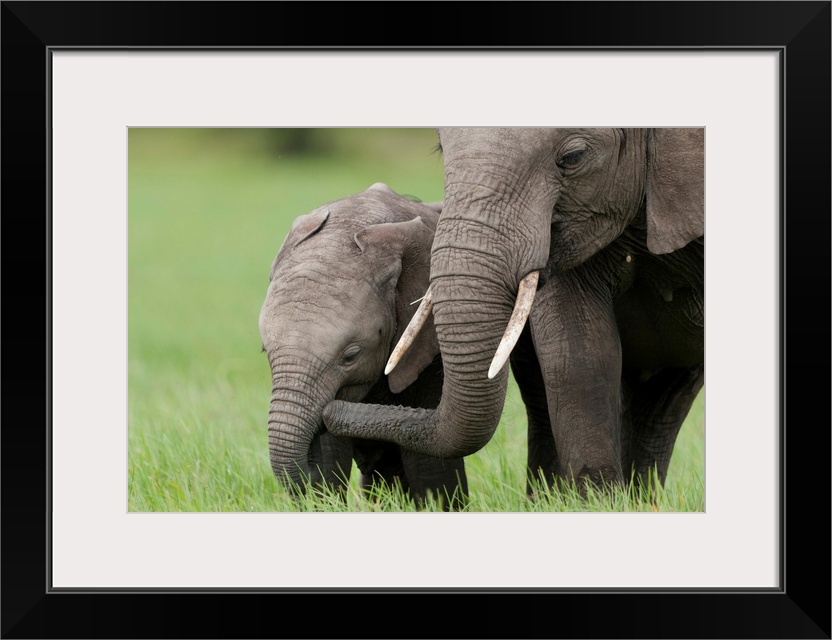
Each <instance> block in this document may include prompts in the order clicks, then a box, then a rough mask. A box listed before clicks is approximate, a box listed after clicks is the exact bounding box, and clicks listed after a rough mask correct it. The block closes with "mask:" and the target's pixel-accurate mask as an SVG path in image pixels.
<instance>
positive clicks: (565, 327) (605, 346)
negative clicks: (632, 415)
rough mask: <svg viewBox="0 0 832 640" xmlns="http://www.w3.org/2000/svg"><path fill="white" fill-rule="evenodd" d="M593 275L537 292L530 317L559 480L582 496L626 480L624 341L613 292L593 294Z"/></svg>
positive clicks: (562, 278) (555, 279)
mask: <svg viewBox="0 0 832 640" xmlns="http://www.w3.org/2000/svg"><path fill="white" fill-rule="evenodd" d="M586 271H587V270H586V269H581V268H578V269H573V270H571V271H567V272H565V273H561V274H554V275H553V276H552V277H551V278H550V279H549V280H547V282H546V283H545V284H544V285H543V286H542V287H541V288H540V290H539V291H538V292H537V297H536V298H535V303H534V307H533V308H532V313H531V316H530V322H531V332H532V338H533V341H534V347H535V351H536V353H537V358H538V361H539V363H540V371H541V374H542V377H543V381H544V383H545V387H546V397H547V402H548V406H549V416H550V420H551V424H552V434H553V436H554V442H555V447H556V450H557V456H558V461H559V474H558V475H559V477H560V478H566V479H574V480H576V481H577V484H578V486H579V488H581V490H584V481H587V480H588V481H591V482H593V483H594V484H596V485H599V486H600V485H602V484H613V483H622V482H623V479H624V478H623V472H622V468H621V448H620V447H621V413H622V403H621V342H620V340H619V337H618V329H617V324H616V321H615V316H614V314H613V309H612V303H611V298H610V293H609V292H608V291H606V290H605V289H604V287H601V288H600V289H601V290H594V289H592V288H591V287H592V284H593V282H592V281H593V279H594V278H588V277H587V275H588V274H587V273H586ZM582 272H584V273H582ZM589 275H594V276H597V275H598V274H589Z"/></svg>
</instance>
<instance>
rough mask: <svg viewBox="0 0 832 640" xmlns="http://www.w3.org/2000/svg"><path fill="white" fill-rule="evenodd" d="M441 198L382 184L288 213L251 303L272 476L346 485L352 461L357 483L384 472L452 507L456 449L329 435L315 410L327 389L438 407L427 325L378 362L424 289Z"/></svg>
mask: <svg viewBox="0 0 832 640" xmlns="http://www.w3.org/2000/svg"><path fill="white" fill-rule="evenodd" d="M440 210H441V204H425V203H420V202H414V201H412V200H409V199H406V198H404V197H401V196H399V195H397V194H396V193H394V192H393V191H392V190H391V189H390V188H389V187H387V186H386V185H384V184H382V183H376V184H374V185H372V186H371V187H370V188H369V189H367V190H366V191H364V192H362V193H359V194H356V195H353V196H350V197H347V198H344V199H341V200H338V201H335V202H330V203H328V204H326V205H323V206H321V207H319V208H317V209H315V210H314V211H312V212H311V213H308V214H306V215H303V216H300V217H298V218H297V219H296V220H295V222H294V223H293V225H292V228H291V230H290V231H289V233H288V235H287V237H286V239H285V240H284V242H283V244H282V246H281V247H280V250H279V252H278V254H277V256H276V258H275V260H274V263H273V264H272V267H271V273H270V276H269V288H268V292H267V294H266V299H265V302H264V303H263V306H262V310H261V312H260V334H261V337H262V340H263V350H264V351H265V353H266V354H267V356H268V359H269V364H270V367H271V372H272V392H271V404H270V407H269V451H270V459H271V465H272V469H273V471H274V473H275V476H276V477H277V478H278V479H279V480H281V481H284V482H286V484H287V485H288V486H289V487H291V488H292V489H293V490H295V491H300V492H302V491H303V490H304V488H305V481H306V480H307V479H308V480H309V481H311V483H312V484H313V485H322V484H329V485H331V486H342V487H343V486H344V485H345V481H346V479H347V478H348V477H349V473H350V469H351V466H352V460H353V459H355V461H356V465H357V466H358V468H359V470H360V471H361V481H360V482H361V486H362V487H364V488H369V487H370V486H371V485H372V483H373V482H375V481H377V480H379V479H383V480H384V481H385V482H386V483H387V484H388V485H391V486H392V484H393V482H394V481H396V480H397V481H398V482H400V483H401V485H402V487H403V489H405V490H409V492H410V494H411V495H412V496H413V497H414V498H416V499H417V501H419V502H420V503H421V502H422V501H423V500H424V499H425V497H426V495H427V492H428V491H430V492H432V493H433V494H434V497H435V498H436V499H437V500H440V501H442V503H443V505H444V507H445V508H459V507H460V506H461V505H462V504H463V502H464V498H465V496H466V494H467V492H468V485H467V479H466V476H465V467H464V462H463V460H462V457H461V456H451V457H450V458H445V459H439V458H435V457H431V456H427V455H424V454H421V453H418V452H413V451H408V450H401V449H400V447H398V446H397V445H394V444H391V443H389V442H382V441H370V440H366V439H361V438H352V439H351V438H336V437H333V436H332V435H330V434H328V433H326V432H325V431H324V429H323V422H322V420H321V412H322V409H323V407H324V406H325V405H326V404H327V403H328V402H329V401H331V400H333V399H336V398H338V399H342V400H349V401H353V402H357V401H360V400H366V401H368V402H374V403H389V404H403V405H406V406H412V407H429V408H433V407H436V406H437V404H438V403H439V398H440V394H441V390H442V377H441V374H442V364H441V357H440V356H439V347H438V344H437V341H436V335H435V332H434V330H433V327H432V326H430V327H428V328H427V329H426V330H425V331H423V332H422V334H420V336H419V338H418V340H417V343H416V345H415V348H414V350H413V352H412V353H411V354H409V355H408V356H407V357H406V358H405V359H403V361H402V363H401V365H400V366H399V367H397V368H396V370H395V371H394V372H393V373H391V374H390V375H389V376H385V375H384V371H383V370H384V365H385V362H386V361H387V358H388V356H389V355H390V350H391V347H392V346H393V345H394V344H395V343H396V341H397V340H398V339H399V336H400V335H401V333H402V331H403V330H404V329H405V327H406V326H407V324H408V321H409V320H410V317H411V316H412V315H413V313H414V311H415V310H416V309H417V308H418V305H417V304H412V303H413V302H414V301H418V300H419V298H421V297H422V296H423V295H424V293H425V291H426V289H427V288H428V284H429V282H428V278H429V269H430V247H431V242H432V240H433V233H434V231H435V228H436V222H437V219H438V216H439V213H438V212H439V211H440Z"/></svg>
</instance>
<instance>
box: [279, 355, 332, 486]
mask: <svg viewBox="0 0 832 640" xmlns="http://www.w3.org/2000/svg"><path fill="white" fill-rule="evenodd" d="M289 367H291V368H296V367H292V366H291V365H290V366H289ZM289 367H287V366H286V363H285V362H275V363H273V364H272V370H273V371H281V372H284V371H285V370H286V369H289ZM307 368H308V367H307ZM319 384H320V383H319V382H317V381H316V380H314V379H313V378H312V377H310V376H308V375H306V374H304V375H301V374H291V373H290V374H286V373H281V374H280V376H279V377H278V375H275V376H274V380H273V386H272V396H271V402H270V405H269V460H270V462H271V466H272V471H274V474H275V477H276V478H277V479H278V480H280V481H281V482H283V483H284V484H285V485H286V486H288V487H290V488H291V489H293V490H296V491H299V492H302V491H303V488H304V483H305V482H306V481H307V480H308V479H309V477H310V469H309V462H308V456H309V451H310V447H311V444H312V440H313V438H314V437H315V434H316V433H318V431H319V430H320V428H321V422H320V416H321V409H322V407H323V405H324V404H325V402H326V400H327V399H325V398H323V397H320V396H321V394H320V391H319V390H317V387H318V386H319Z"/></svg>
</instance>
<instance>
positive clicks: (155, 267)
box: [128, 129, 704, 512]
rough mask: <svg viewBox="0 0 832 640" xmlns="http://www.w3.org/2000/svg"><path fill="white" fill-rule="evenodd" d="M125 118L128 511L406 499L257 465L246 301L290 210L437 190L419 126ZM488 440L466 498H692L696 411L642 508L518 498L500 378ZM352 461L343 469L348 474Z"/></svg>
mask: <svg viewBox="0 0 832 640" xmlns="http://www.w3.org/2000/svg"><path fill="white" fill-rule="evenodd" d="M290 134H291V135H283V136H281V135H280V131H264V130H247V129H213V130H200V129H131V130H130V132H129V211H128V215H129V220H128V233H129V236H128V260H129V264H128V269H129V276H128V277H129V281H128V292H129V302H128V305H129V307H128V412H129V418H128V424H129V435H128V448H129V451H128V459H129V463H128V473H129V500H128V508H129V510H130V511H141V512H144V511H165V512H170V511H177V512H181V511H189V512H193V511H201V512H217V511H231V512H234V511H296V510H307V509H308V510H320V509H327V510H339V511H381V510H387V511H390V510H394V511H400V510H412V509H413V506H412V505H411V504H409V503H407V502H406V501H404V500H402V499H401V496H398V495H397V494H396V492H394V491H391V492H389V493H385V494H382V495H379V496H376V497H375V499H367V498H364V497H362V496H360V495H359V494H358V492H357V491H356V490H355V487H353V488H352V491H351V492H350V493H349V495H348V500H347V503H346V504H344V503H342V502H340V501H338V500H336V499H334V497H333V496H326V495H324V496H320V497H316V498H313V497H310V499H309V501H308V503H306V504H304V505H300V506H299V505H296V504H294V503H293V502H292V501H291V499H290V498H289V496H288V495H287V494H286V493H285V492H284V490H283V489H282V488H281V487H280V486H279V485H278V484H277V482H276V481H275V479H274V477H273V475H272V471H271V467H270V465H269V456H268V445H267V436H266V416H267V411H268V404H269V393H270V387H271V380H270V372H269V368H268V363H267V361H266V357H265V355H264V354H263V353H261V350H260V346H261V343H260V335H259V331H258V325H257V321H258V314H259V312H260V306H261V304H262V302H263V298H264V296H265V294H266V287H267V284H268V271H269V267H270V265H271V262H272V260H273V258H274V256H275V254H276V252H277V250H278V248H279V247H280V244H281V242H282V240H283V238H284V237H285V235H286V233H287V232H288V230H289V227H290V225H291V223H292V221H293V220H294V219H295V218H296V217H297V216H299V215H301V214H304V213H307V212H309V211H311V210H312V209H314V208H315V207H317V206H319V205H321V204H323V203H325V202H328V201H331V200H336V199H339V198H342V197H345V196H347V195H351V194H353V193H357V192H359V191H362V190H364V189H366V188H367V187H368V186H369V185H370V184H372V183H373V182H385V183H387V184H388V185H389V186H390V187H391V188H393V189H394V190H395V191H397V192H399V193H401V194H403V195H412V196H416V197H418V198H420V199H422V200H425V201H430V200H440V199H441V198H442V159H441V156H440V155H439V154H438V153H435V146H436V137H435V134H434V132H433V131H432V130H430V129H415V130H414V129H407V130H400V129H350V130H312V131H294V132H290ZM510 385H511V386H510V388H509V395H508V400H507V402H506V406H505V409H504V412H503V418H502V421H501V424H500V427H499V428H498V430H497V433H496V435H495V437H494V438H493V439H492V441H491V442H490V443H489V444H488V445H487V446H486V447H485V448H484V449H482V450H481V451H480V452H478V453H477V454H475V455H473V456H470V457H469V458H467V459H466V465H467V469H468V475H469V485H470V493H471V502H470V506H469V510H471V511H480V512H493V511H508V512H517V511H535V510H546V511H552V510H556V511H586V510H593V511H637V510H645V511H653V510H660V511H703V510H704V410H703V397H702V396H700V398H699V399H698V400H697V402H696V404H695V405H694V408H693V410H692V411H691V414H690V416H689V417H688V419H687V421H686V422H685V424H684V426H683V427H682V431H681V433H680V436H679V439H678V440H677V443H676V449H675V451H674V455H673V459H672V461H671V465H670V472H669V477H668V480H667V483H666V486H665V489H664V491H663V492H662V494H661V496H660V500H659V502H658V504H657V505H655V506H654V505H650V504H648V503H643V502H637V501H632V500H630V499H629V498H628V497H627V496H625V495H613V496H612V497H609V496H590V497H589V499H588V500H586V501H580V500H577V499H576V497H575V496H572V495H569V494H563V495H556V496H551V499H550V500H541V501H538V502H535V503H532V502H530V501H528V500H527V499H526V498H525V489H524V486H525V480H524V477H525V476H524V473H525V472H524V467H525V456H526V442H525V437H526V436H525V427H526V424H525V412H524V408H523V404H522V402H521V400H520V396H519V393H518V392H517V389H516V386H515V385H514V382H513V380H512V381H511V383H510ZM356 476H357V473H353V478H355V477H356Z"/></svg>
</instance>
